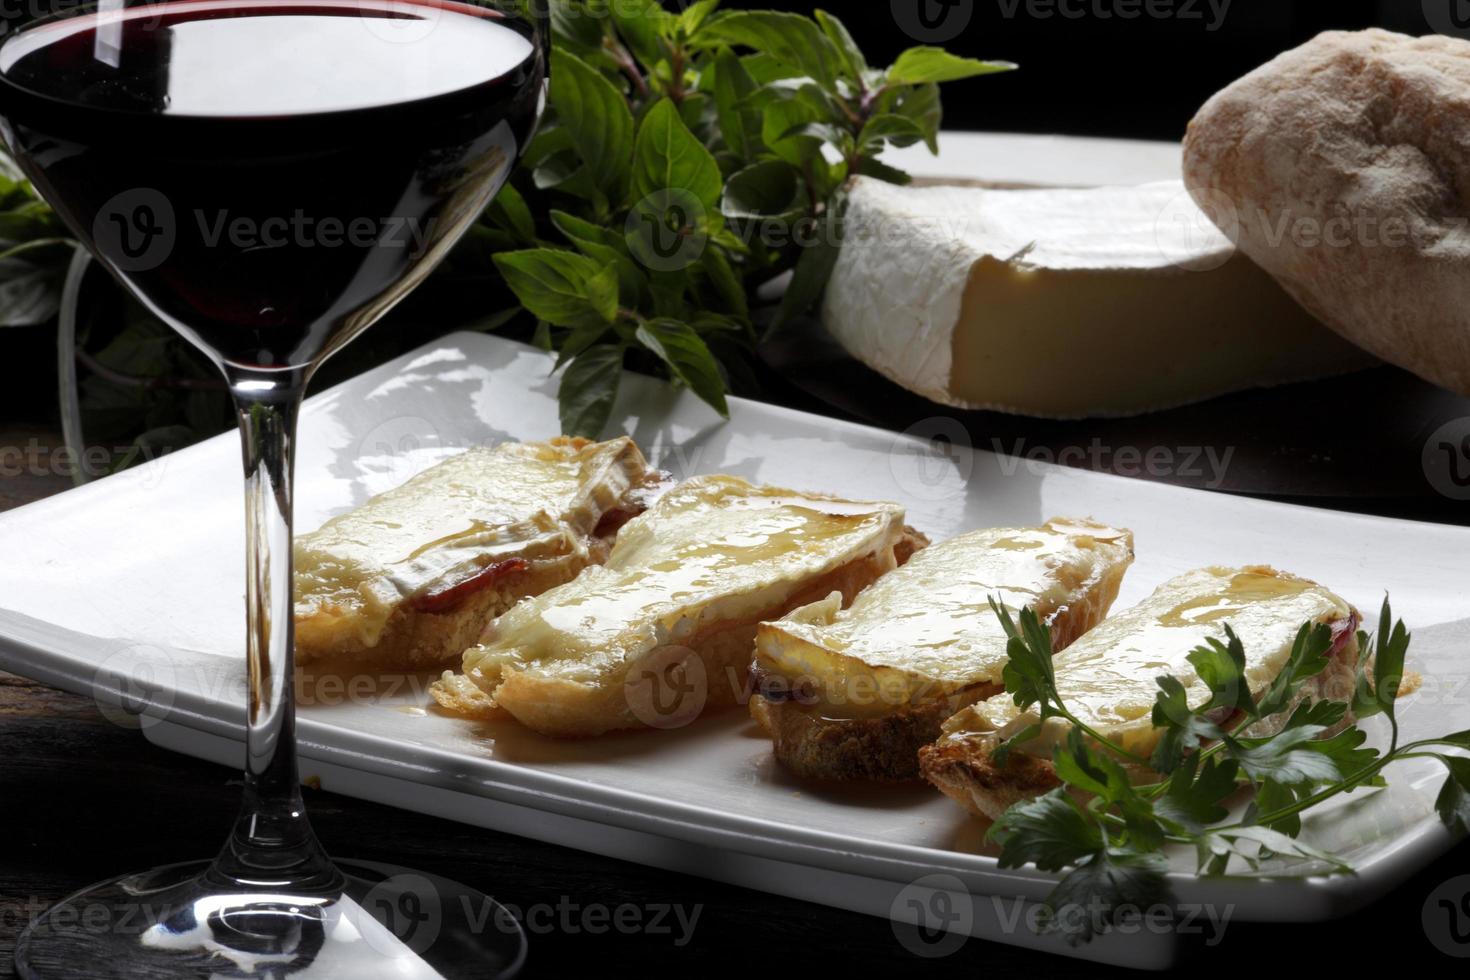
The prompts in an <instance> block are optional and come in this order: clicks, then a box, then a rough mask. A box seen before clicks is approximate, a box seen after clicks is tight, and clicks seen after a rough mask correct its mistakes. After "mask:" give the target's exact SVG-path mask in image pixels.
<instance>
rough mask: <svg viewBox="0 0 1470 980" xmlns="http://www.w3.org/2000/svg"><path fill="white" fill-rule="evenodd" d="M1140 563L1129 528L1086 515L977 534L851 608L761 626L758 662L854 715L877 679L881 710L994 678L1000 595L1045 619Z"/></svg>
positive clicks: (999, 658) (891, 578)
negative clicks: (812, 686) (812, 684)
mask: <svg viewBox="0 0 1470 980" xmlns="http://www.w3.org/2000/svg"><path fill="white" fill-rule="evenodd" d="M1131 561H1132V535H1131V534H1129V532H1127V531H1124V530H1119V529H1117V528H1111V527H1106V526H1104V525H1100V524H1093V523H1090V522H1085V521H1065V520H1054V521H1051V522H1049V523H1048V524H1046V525H1044V526H1042V527H1034V528H1019V529H1018V528H992V529H988V530H982V531H974V532H972V533H970V534H966V535H963V536H961V537H958V538H954V539H952V540H950V541H946V542H944V543H942V544H937V545H933V546H931V547H929V548H927V549H925V550H923V551H920V552H919V553H918V554H916V555H915V556H914V557H913V558H912V559H911V560H910V561H909V562H908V564H906V565H905V566H904V567H903V568H900V569H898V570H897V571H894V572H890V573H889V574H888V575H885V576H884V577H883V578H881V579H879V580H878V582H876V583H875V584H874V585H872V586H871V587H869V588H868V589H867V590H865V591H864V592H862V593H861V594H860V595H859V596H858V597H857V599H856V600H854V602H853V604H852V607H851V608H850V609H847V610H842V609H841V608H840V606H839V604H837V603H835V602H822V603H816V604H813V605H811V606H807V607H804V608H802V609H798V610H796V611H795V612H793V613H792V614H791V615H789V616H788V617H786V618H785V619H783V620H781V621H780V622H777V623H763V624H761V628H760V632H759V635H758V637H757V652H758V654H759V657H760V664H761V666H762V667H763V668H766V669H768V670H774V671H776V672H778V673H780V674H781V675H783V676H784V677H786V678H788V679H791V680H802V679H810V680H814V681H816V682H817V683H818V684H819V685H820V687H821V688H822V691H821V693H822V696H823V700H825V701H826V705H825V707H826V708H830V709H842V712H843V713H845V714H851V713H855V712H860V711H861V708H862V702H863V701H864V700H865V698H864V697H863V693H862V692H861V691H859V690H857V689H856V688H857V685H858V684H859V683H860V681H859V678H866V681H865V682H866V683H868V684H870V685H871V684H872V683H876V684H877V685H878V688H879V691H880V692H881V694H880V696H878V697H872V696H869V697H868V698H866V700H868V701H871V702H873V705H874V708H875V710H879V711H881V710H882V708H883V704H884V703H891V701H892V700H893V699H894V698H897V699H898V700H899V703H902V702H904V701H907V700H909V699H910V698H912V697H914V696H916V695H920V694H929V695H931V696H932V695H937V694H948V693H952V692H955V691H958V690H961V689H964V688H967V687H972V686H974V685H976V684H984V683H994V682H997V681H999V680H1000V676H1001V671H1002V670H1003V669H1004V667H1005V663H1006V636H1005V633H1004V630H1003V629H1002V627H1001V624H1000V621H999V619H997V618H996V615H995V613H994V611H993V610H992V609H991V608H990V599H991V598H992V597H994V598H996V599H997V600H998V601H1000V602H1001V603H1002V604H1003V605H1005V606H1006V608H1008V609H1010V610H1011V612H1012V614H1013V615H1014V614H1015V612H1016V611H1017V610H1019V609H1020V608H1021V607H1023V606H1029V607H1031V608H1032V609H1034V610H1036V612H1037V614H1038V615H1039V616H1041V617H1042V619H1043V620H1044V621H1045V620H1048V619H1050V618H1051V617H1052V616H1053V615H1054V614H1055V613H1056V612H1057V611H1058V610H1060V609H1062V608H1063V607H1065V606H1066V605H1068V604H1069V603H1073V602H1079V601H1085V598H1086V593H1088V592H1089V591H1090V590H1091V589H1092V588H1093V587H1094V586H1095V585H1096V584H1097V583H1098V582H1099V581H1101V580H1103V579H1104V578H1106V577H1107V576H1108V575H1109V574H1110V573H1114V572H1116V571H1117V569H1118V568H1119V566H1120V565H1121V566H1126V565H1127V564H1128V563H1129V562H1131ZM838 702H840V703H838Z"/></svg>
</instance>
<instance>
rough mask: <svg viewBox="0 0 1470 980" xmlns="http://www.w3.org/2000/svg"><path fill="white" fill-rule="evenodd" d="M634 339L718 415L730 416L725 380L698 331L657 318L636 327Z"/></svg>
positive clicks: (673, 321)
mask: <svg viewBox="0 0 1470 980" xmlns="http://www.w3.org/2000/svg"><path fill="white" fill-rule="evenodd" d="M637 338H638V342H639V343H640V344H642V345H643V346H644V347H646V348H648V350H650V351H652V352H653V354H654V355H655V356H656V357H658V359H659V360H661V361H663V362H664V363H665V364H666V365H668V368H669V370H670V371H671V372H672V373H673V375H674V377H676V378H678V379H679V380H680V381H682V382H684V384H686V385H688V386H689V390H690V391H692V392H694V393H695V394H696V395H698V396H699V397H700V399H702V400H703V401H704V402H705V403H706V404H708V405H709V406H710V407H711V408H713V409H714V410H715V411H717V412H719V413H720V415H721V416H723V417H725V418H729V417H730V407H729V405H727V404H726V402H725V380H724V378H722V377H721V376H720V367H719V364H718V362H716V361H715V357H714V355H713V354H711V353H710V350H709V347H708V346H707V345H706V344H705V342H704V338H703V337H701V336H700V335H699V333H698V331H696V330H695V329H694V328H693V327H691V326H690V325H689V324H687V323H681V322H679V321H678V320H671V319H665V318H659V319H655V320H650V321H648V322H647V323H644V324H642V325H641V326H639V328H638V332H637Z"/></svg>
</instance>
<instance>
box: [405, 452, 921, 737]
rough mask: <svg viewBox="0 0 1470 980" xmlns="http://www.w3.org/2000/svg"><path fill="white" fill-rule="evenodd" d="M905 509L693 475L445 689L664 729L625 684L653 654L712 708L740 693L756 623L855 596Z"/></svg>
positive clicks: (476, 703)
mask: <svg viewBox="0 0 1470 980" xmlns="http://www.w3.org/2000/svg"><path fill="white" fill-rule="evenodd" d="M903 514H904V512H903V508H902V507H900V506H898V505H897V504H887V503H857V502H853V501H846V500H839V499H836V498H831V497H823V496H816V495H808V494H801V493H796V492H793V491H790V490H778V489H774V488H770V487H757V486H753V485H751V484H749V483H747V482H745V481H744V480H741V479H739V478H736V477H729V476H708V477H700V478H697V479H694V480H690V481H688V482H687V483H683V484H680V485H679V486H677V487H675V488H674V489H672V490H670V491H668V492H667V493H666V494H665V495H664V496H663V497H661V498H660V499H659V501H658V502H657V503H656V504H654V506H653V507H651V508H650V509H649V510H648V511H647V512H646V513H645V514H643V515H642V516H640V517H637V518H635V519H633V520H632V521H630V522H629V523H628V524H627V525H626V526H625V527H624V528H623V529H622V530H621V531H620V532H619V533H618V538H617V542H616V543H615V544H614V546H613V549H612V553H611V554H610V555H609V556H608V560H607V563H606V564H605V565H603V566H593V567H589V568H587V569H584V570H583V572H582V573H581V574H580V575H579V576H578V577H577V578H576V579H575V580H573V581H571V582H569V583H567V584H566V585H563V586H560V587H559V588H556V589H552V590H551V591H549V592H546V593H544V594H542V595H541V596H539V597H537V598H535V599H531V600H528V601H526V602H523V603H521V604H520V605H518V606H516V607H515V608H513V609H511V610H510V611H509V612H508V613H506V614H505V615H504V616H502V617H500V618H499V619H498V620H496V622H495V623H493V624H492V625H491V627H490V628H489V629H488V630H487V631H486V636H485V638H484V642H483V643H482V644H481V645H479V646H477V647H474V648H472V649H470V650H468V651H466V652H465V655H464V675H463V676H462V677H455V676H453V675H449V674H446V676H445V677H444V679H443V680H441V682H440V683H439V684H438V685H436V688H435V692H434V693H435V696H436V698H437V699H438V700H439V702H440V703H441V704H442V705H445V706H446V707H449V708H451V709H454V710H460V711H474V710H475V709H476V708H477V707H482V708H483V707H486V706H488V704H489V703H490V702H491V701H493V703H494V704H496V705H498V706H500V707H502V708H504V709H506V710H508V711H509V712H510V713H511V714H513V715H514V716H515V717H516V718H517V719H519V720H520V721H521V722H522V723H524V724H526V725H527V726H529V727H531V728H533V729H535V730H537V731H540V732H543V733H546V734H553V735H594V734H599V733H601V732H604V731H609V730H612V729H619V728H633V727H642V726H645V725H647V726H651V727H659V726H658V725H657V724H655V722H656V721H657V719H650V718H649V717H647V716H646V715H645V713H644V712H643V711H642V710H641V706H640V704H638V703H636V700H635V699H634V698H633V697H630V693H629V691H628V690H627V689H626V687H627V685H628V684H629V683H630V682H631V681H636V680H637V679H638V677H639V675H638V674H637V673H634V674H633V675H632V677H631V678H630V671H635V670H636V669H638V668H640V667H642V666H644V665H650V664H651V665H653V666H652V667H650V669H652V670H655V671H657V672H658V673H659V674H660V675H661V676H664V677H666V678H667V677H672V676H673V675H674V674H678V675H680V676H681V677H683V678H685V679H686V680H688V679H689V678H690V677H692V676H693V675H692V674H691V671H693V672H697V674H698V677H697V678H696V679H695V680H693V681H691V682H690V683H691V684H694V685H695V686H698V687H700V690H698V691H697V692H695V693H694V697H695V698H696V699H697V700H698V702H699V708H700V709H702V708H704V707H713V706H719V705H726V704H730V703H732V702H733V701H734V700H736V699H737V697H738V696H739V695H740V694H741V693H742V691H743V689H744V684H745V678H746V675H747V672H748V669H749V664H750V651H751V646H752V640H753V637H754V633H755V627H756V624H757V623H758V622H760V621H761V620H764V619H773V618H778V617H780V616H781V615H784V614H785V613H786V612H788V611H789V610H790V609H792V608H794V607H795V606H798V605H802V604H804V603H807V602H810V601H812V600H814V599H816V598H817V597H819V596H823V595H827V594H828V593H830V592H832V591H834V590H835V591H840V592H842V593H843V595H844V596H846V598H847V599H849V600H850V599H851V598H852V597H853V596H854V595H856V594H857V593H858V592H859V591H860V590H861V589H862V588H864V587H866V586H867V585H868V584H870V583H871V582H872V581H873V580H874V579H876V578H877V577H878V576H879V575H881V574H883V573H884V572H886V571H888V570H890V569H892V568H893V567H894V566H895V565H896V563H897V559H896V557H895V549H897V548H899V546H900V545H901V543H902V542H903V541H904V540H905V530H904V524H903ZM694 661H698V666H697V667H695V666H694V663H693V662H694ZM683 686H684V685H683V682H682V681H681V683H680V685H679V689H680V690H682V689H683ZM695 713H696V714H697V713H698V711H697V710H696V712H695Z"/></svg>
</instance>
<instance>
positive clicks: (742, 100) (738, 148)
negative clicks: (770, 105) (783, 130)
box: [714, 48, 765, 160]
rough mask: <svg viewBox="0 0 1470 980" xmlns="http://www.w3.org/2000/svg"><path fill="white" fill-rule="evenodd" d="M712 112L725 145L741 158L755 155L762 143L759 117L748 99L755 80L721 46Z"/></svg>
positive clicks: (749, 157)
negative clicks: (723, 137) (717, 119)
mask: <svg viewBox="0 0 1470 980" xmlns="http://www.w3.org/2000/svg"><path fill="white" fill-rule="evenodd" d="M714 76H715V79H714V89H715V112H716V114H717V115H718V117H719V121H720V131H721V132H722V133H723V134H724V136H725V145H726V146H728V147H729V148H730V150H731V152H733V153H734V154H736V155H737V156H739V157H741V158H742V159H743V160H749V159H752V158H753V157H755V156H756V155H757V154H758V153H760V151H761V150H762V149H764V148H765V144H764V143H763V142H762V141H761V117H760V113H759V112H757V111H755V109H754V108H753V107H751V106H750V105H749V103H748V101H747V100H748V99H749V98H750V96H751V95H752V94H753V93H754V92H755V90H756V84H755V81H754V80H753V79H752V78H751V77H750V74H749V73H748V72H747V71H746V70H745V66H744V65H743V64H741V63H740V59H739V58H737V57H736V56H735V52H733V51H731V50H730V49H729V48H721V49H720V53H719V54H718V55H716V56H715V70H714Z"/></svg>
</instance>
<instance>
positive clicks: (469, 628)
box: [296, 542, 608, 670]
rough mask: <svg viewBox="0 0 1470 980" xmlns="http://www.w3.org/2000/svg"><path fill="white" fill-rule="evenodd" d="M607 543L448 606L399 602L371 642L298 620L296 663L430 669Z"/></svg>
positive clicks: (570, 572) (568, 577) (603, 549)
mask: <svg viewBox="0 0 1470 980" xmlns="http://www.w3.org/2000/svg"><path fill="white" fill-rule="evenodd" d="M607 550H608V545H607V544H606V543H605V542H597V543H596V544H594V545H593V546H591V547H589V548H588V552H589V554H588V559H589V560H584V561H576V560H573V559H570V558H568V559H566V560H563V561H562V562H561V563H559V564H558V565H556V566H554V567H543V568H540V569H536V568H530V569H527V570H526V571H523V572H512V573H510V574H509V575H506V576H505V577H504V578H502V579H500V581H498V582H496V583H495V584H494V585H492V586H489V587H486V588H483V589H481V590H480V591H478V592H476V593H474V594H473V595H470V596H468V597H467V598H466V599H464V601H462V602H461V603H459V604H458V605H457V606H455V607H454V608H453V609H451V610H446V611H444V612H425V611H422V610H418V609H414V608H413V607H412V605H410V604H409V603H403V604H402V605H400V606H399V607H398V608H397V609H395V610H394V611H393V614H392V615H391V616H389V617H388V622H387V623H385V624H384V626H383V633H382V635H381V636H380V637H379V638H378V642H377V643H376V644H374V645H372V646H369V645H368V644H366V643H363V642H362V640H361V639H359V638H358V637H356V636H351V635H344V634H342V633H341V632H340V631H339V632H338V633H336V634H334V635H333V636H332V637H331V638H330V641H326V640H322V641H318V640H317V637H316V634H315V633H314V631H313V630H312V629H311V627H310V625H309V624H308V623H299V624H298V628H297V639H296V662H297V663H298V664H306V663H313V662H316V661H325V660H330V661H332V662H334V663H351V664H353V665H354V666H360V667H363V668H367V669H374V670H430V669H433V668H436V667H443V666H445V665H447V664H451V663H453V662H455V661H456V660H457V659H458V658H459V656H460V655H461V654H462V653H464V651H465V648H467V647H472V646H474V645H475V643H476V641H477V640H478V639H479V636H480V632H481V631H482V630H483V629H484V628H485V624H486V623H488V622H490V621H491V620H493V619H494V618H495V617H496V616H499V615H500V614H502V613H504V612H505V611H506V610H508V609H509V608H510V607H511V606H514V605H515V604H516V603H517V602H520V601H521V600H522V599H525V598H528V597H530V596H536V595H540V594H541V593H543V592H545V591H547V590H548V589H554V588H556V587H557V586H558V585H561V584H562V583H564V582H567V581H570V580H571V579H573V578H575V577H576V575H577V573H578V572H580V571H581V570H582V569H583V568H585V567H587V565H589V564H595V563H596V562H597V561H599V558H598V556H599V555H602V556H606V554H607Z"/></svg>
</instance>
